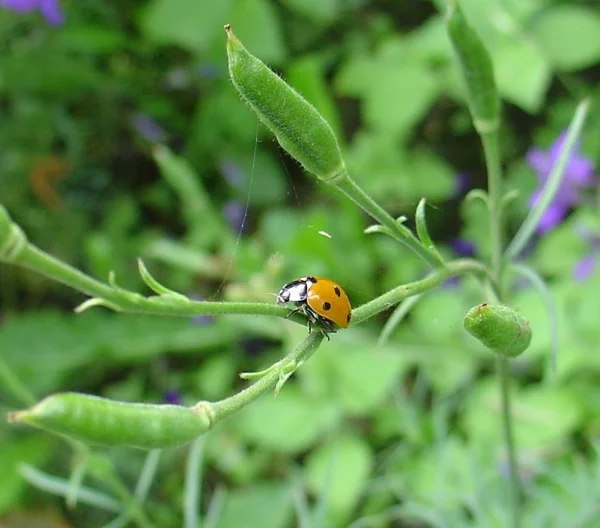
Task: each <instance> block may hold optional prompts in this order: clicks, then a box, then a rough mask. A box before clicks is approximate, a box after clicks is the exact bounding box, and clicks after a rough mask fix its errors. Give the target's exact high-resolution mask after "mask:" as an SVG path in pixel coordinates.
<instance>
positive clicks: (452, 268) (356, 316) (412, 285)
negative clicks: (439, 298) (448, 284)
mask: <svg viewBox="0 0 600 528" xmlns="http://www.w3.org/2000/svg"><path fill="white" fill-rule="evenodd" d="M465 273H476V274H486V273H487V268H486V267H485V266H484V265H483V264H481V263H480V262H477V261H476V260H472V259H458V260H454V261H452V262H448V263H447V264H446V266H445V267H444V268H439V269H437V270H435V271H433V272H432V273H431V274H430V275H428V276H427V277H425V278H424V279H421V280H418V281H415V282H409V283H408V284H403V285H401V286H398V287H397V288H394V289H393V290H390V291H388V292H386V293H384V294H383V295H380V296H379V297H376V298H375V299H373V300H372V301H369V302H367V303H365V304H363V305H362V306H359V307H358V308H355V309H354V310H352V320H351V322H350V325H351V326H354V325H356V324H360V323H362V322H363V321H365V320H367V319H369V318H371V317H373V316H374V315H377V314H378V313H380V312H383V311H384V310H387V309H389V308H391V307H393V306H395V305H396V304H398V303H399V302H401V301H403V300H404V299H406V298H407V297H412V296H413V295H418V294H420V293H423V292H425V291H427V290H431V289H432V288H434V287H435V286H437V285H438V284H440V283H441V282H443V281H444V280H446V279H448V278H449V277H452V276H455V275H462V274H465Z"/></svg>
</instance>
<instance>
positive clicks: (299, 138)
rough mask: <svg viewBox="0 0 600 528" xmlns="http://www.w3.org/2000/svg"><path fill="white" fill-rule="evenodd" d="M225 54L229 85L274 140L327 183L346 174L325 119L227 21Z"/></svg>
mask: <svg viewBox="0 0 600 528" xmlns="http://www.w3.org/2000/svg"><path fill="white" fill-rule="evenodd" d="M225 31H226V32H227V58H228V61H229V75H230V77H231V80H232V82H233V86H234V87H235V89H236V90H237V92H238V93H239V94H240V96H241V97H242V99H243V100H244V101H246V103H248V104H249V105H250V107H251V108H252V110H254V112H255V113H256V115H257V116H258V117H259V119H260V120H261V121H262V122H263V123H264V124H265V125H266V126H267V127H268V128H269V130H271V132H273V134H275V136H276V137H277V141H279V144H280V145H281V147H282V148H283V149H285V150H286V151H287V152H288V153H289V154H290V155H291V156H292V157H293V158H295V159H296V160H297V161H298V162H299V163H300V164H301V165H302V166H303V167H304V168H305V169H306V170H307V171H308V172H312V173H313V174H314V175H316V176H317V177H318V178H320V179H321V180H324V181H326V182H327V183H336V182H337V181H339V180H340V179H342V178H344V177H345V176H346V168H345V164H344V160H343V159H342V153H341V151H340V147H339V145H338V142H337V139H336V137H335V134H334V133H333V130H332V129H331V127H330V126H329V123H327V121H325V119H324V118H323V116H322V115H321V114H320V113H319V112H318V111H317V109H316V108H315V107H314V106H313V105H311V104H310V103H309V102H308V101H306V100H305V99H304V98H303V97H302V96H301V95H300V94H299V93H298V92H297V91H296V90H294V89H293V88H292V87H291V86H289V85H288V84H287V83H286V82H285V81H284V80H283V79H281V78H280V77H279V76H277V75H276V74H275V73H273V72H272V71H271V70H270V69H269V68H268V67H267V66H266V65H265V64H264V63H263V62H262V61H261V60H259V59H258V58H256V57H254V56H253V55H251V54H250V53H249V52H248V50H247V49H246V48H245V47H244V46H243V44H242V43H241V42H240V41H239V40H238V38H237V37H236V36H235V35H234V34H233V32H232V30H231V27H230V26H229V25H227V26H225Z"/></svg>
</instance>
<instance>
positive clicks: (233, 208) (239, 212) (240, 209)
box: [221, 200, 245, 233]
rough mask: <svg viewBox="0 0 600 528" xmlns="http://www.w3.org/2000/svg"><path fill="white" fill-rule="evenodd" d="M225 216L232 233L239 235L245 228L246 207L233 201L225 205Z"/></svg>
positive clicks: (223, 209)
mask: <svg viewBox="0 0 600 528" xmlns="http://www.w3.org/2000/svg"><path fill="white" fill-rule="evenodd" d="M221 210H222V211H223V216H224V217H225V219H226V220H227V224H228V225H229V227H230V228H231V230H232V231H235V232H236V233H239V232H240V230H243V228H244V219H245V210H244V206H243V205H242V204H241V203H240V202H238V201H237V200H231V201H229V202H226V203H225V205H223V207H222V209H221Z"/></svg>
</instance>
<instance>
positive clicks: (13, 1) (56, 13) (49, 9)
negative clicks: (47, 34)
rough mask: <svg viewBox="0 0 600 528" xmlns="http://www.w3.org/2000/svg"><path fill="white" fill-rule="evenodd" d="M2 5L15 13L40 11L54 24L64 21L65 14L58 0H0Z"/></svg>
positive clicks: (57, 24) (49, 22)
mask: <svg viewBox="0 0 600 528" xmlns="http://www.w3.org/2000/svg"><path fill="white" fill-rule="evenodd" d="M0 7H5V8H6V9H10V10H11V11H14V12H15V13H29V12H31V11H35V10H37V11H39V12H40V13H41V14H42V16H43V17H44V18H45V19H46V22H48V24H50V25H52V26H59V25H60V24H62V23H63V14H62V11H61V10H60V7H59V5H58V0H0Z"/></svg>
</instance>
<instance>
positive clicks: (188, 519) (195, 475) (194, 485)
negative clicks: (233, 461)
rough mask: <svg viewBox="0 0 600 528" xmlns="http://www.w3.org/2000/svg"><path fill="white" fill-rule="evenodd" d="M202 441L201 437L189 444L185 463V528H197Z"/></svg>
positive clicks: (202, 452) (200, 485) (202, 453)
mask: <svg viewBox="0 0 600 528" xmlns="http://www.w3.org/2000/svg"><path fill="white" fill-rule="evenodd" d="M204 440H205V439H204V437H203V436H201V437H200V438H197V439H196V440H194V441H193V442H192V443H191V444H190V448H189V452H188V457H187V461H186V467H185V485H184V496H183V519H184V521H183V525H184V527H185V528H197V526H198V512H199V507H198V504H200V495H201V493H202V461H203V455H204Z"/></svg>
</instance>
